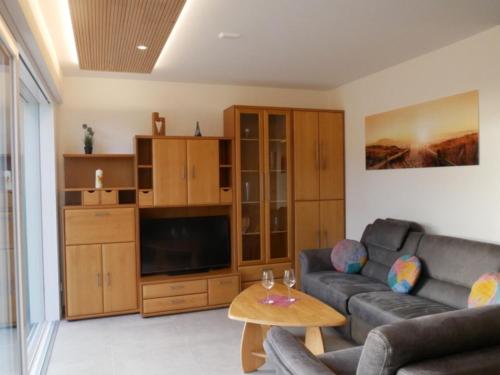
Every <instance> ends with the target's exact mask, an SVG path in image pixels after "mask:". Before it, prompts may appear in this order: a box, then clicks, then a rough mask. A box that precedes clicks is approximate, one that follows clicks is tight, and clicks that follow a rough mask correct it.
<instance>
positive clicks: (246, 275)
mask: <svg viewBox="0 0 500 375" xmlns="http://www.w3.org/2000/svg"><path fill="white" fill-rule="evenodd" d="M290 267H291V264H290V263H275V264H264V265H259V266H246V267H240V268H239V269H238V271H240V277H241V281H242V282H247V281H260V279H261V278H262V271H264V270H272V271H273V274H274V278H275V279H277V278H282V277H283V273H284V272H285V270H286V269H287V268H290Z"/></svg>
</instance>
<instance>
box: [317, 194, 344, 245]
mask: <svg viewBox="0 0 500 375" xmlns="http://www.w3.org/2000/svg"><path fill="white" fill-rule="evenodd" d="M319 216H320V227H321V247H322V248H325V247H333V246H335V244H336V243H337V242H339V241H340V240H342V239H344V238H345V218H344V201H343V200H331V201H321V202H320V203H319Z"/></svg>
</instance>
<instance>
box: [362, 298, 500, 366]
mask: <svg viewBox="0 0 500 375" xmlns="http://www.w3.org/2000/svg"><path fill="white" fill-rule="evenodd" d="M499 316H500V305H496V306H486V307H479V308H472V309H464V310H457V311H452V312H446V313H441V314H435V315H429V316H424V317H421V318H415V319H409V320H406V321H402V322H398V323H394V324H389V325H385V326H382V327H378V328H375V329H373V330H371V331H370V333H369V334H368V337H367V339H366V342H365V345H364V349H363V353H362V354H361V358H360V361H359V367H358V372H359V373H361V374H366V375H372V374H393V373H396V371H397V370H398V369H399V368H401V367H403V366H405V365H407V364H410V363H417V362H421V361H426V360H431V359H437V358H441V357H446V356H450V355H454V354H459V353H465V352H472V351H475V350H481V349H483V348H488V347H493V346H497V345H500V319H499V318H498V317H499Z"/></svg>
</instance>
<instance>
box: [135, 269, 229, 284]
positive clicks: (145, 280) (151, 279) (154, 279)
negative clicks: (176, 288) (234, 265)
mask: <svg viewBox="0 0 500 375" xmlns="http://www.w3.org/2000/svg"><path fill="white" fill-rule="evenodd" d="M234 273H235V272H234V271H233V270H232V269H231V268H223V269H219V270H212V271H208V272H197V273H189V274H185V275H151V276H141V284H156V283H158V282H161V281H183V280H199V279H205V278H211V277H220V276H230V275H233V274H234Z"/></svg>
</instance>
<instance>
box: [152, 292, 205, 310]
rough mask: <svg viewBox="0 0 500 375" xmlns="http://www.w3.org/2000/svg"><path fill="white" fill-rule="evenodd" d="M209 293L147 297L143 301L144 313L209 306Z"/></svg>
mask: <svg viewBox="0 0 500 375" xmlns="http://www.w3.org/2000/svg"><path fill="white" fill-rule="evenodd" d="M207 302H208V301H207V293H201V294H190V295H187V296H177V297H163V298H154V299H146V300H144V302H143V313H144V314H152V313H157V312H162V311H172V310H183V309H190V308H194V307H203V306H207Z"/></svg>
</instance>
